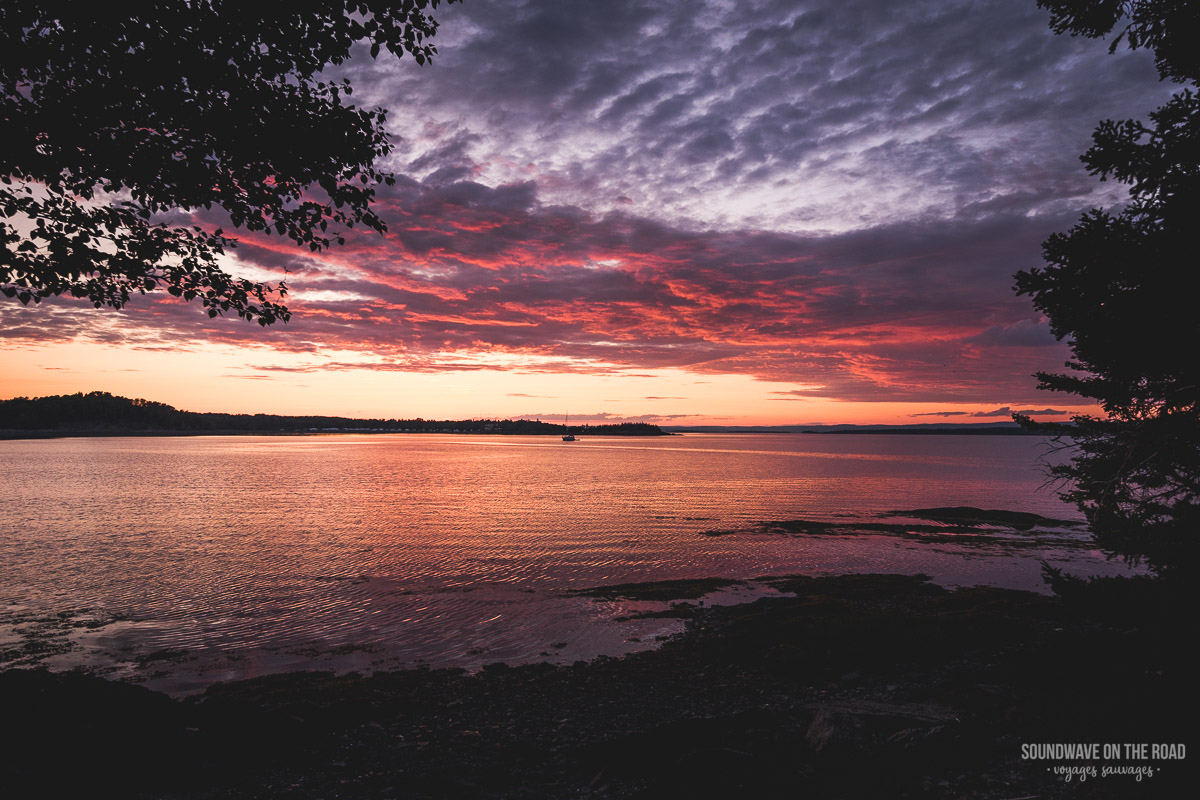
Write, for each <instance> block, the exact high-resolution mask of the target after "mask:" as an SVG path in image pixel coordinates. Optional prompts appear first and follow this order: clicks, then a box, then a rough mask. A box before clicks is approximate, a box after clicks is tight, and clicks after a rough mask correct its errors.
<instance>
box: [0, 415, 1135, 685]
mask: <svg viewBox="0 0 1200 800" xmlns="http://www.w3.org/2000/svg"><path fill="white" fill-rule="evenodd" d="M1044 451H1045V443H1044V442H1043V441H1042V440H1040V439H1037V438H1032V437H1029V438H1026V437H1014V438H1007V437H981V436H944V437H916V436H872V435H854V436H815V435H729V434H709V435H704V434H697V435H689V436H677V437H670V438H624V439H609V438H600V437H596V438H592V439H586V438H585V439H582V440H581V441H579V442H576V443H573V444H566V443H562V442H560V441H559V440H558V439H557V438H543V437H500V436H478V437H473V436H453V435H445V436H441V435H429V436H422V435H410V436H386V435H362V436H354V435H345V436H343V435H339V436H307V437H208V438H113V439H104V438H98V439H59V440H46V441H11V442H0V479H2V480H3V485H4V486H5V487H6V489H7V493H8V497H9V501H8V503H7V504H6V505H5V506H4V507H3V508H0V666H5V665H8V666H13V665H28V664H32V663H44V664H47V665H49V666H51V667H52V668H69V667H72V666H79V665H83V666H86V667H89V668H91V669H94V670H96V671H99V672H101V673H109V674H114V675H118V676H121V677H132V678H135V679H138V680H141V681H143V682H147V683H149V684H150V685H155V686H159V687H163V688H168V689H171V690H174V691H180V692H183V691H190V690H194V689H196V688H198V687H200V686H202V685H204V684H206V683H211V682H213V681H216V680H222V679H228V678H238V677H247V676H250V675H255V674H259V673H262V672H268V671H278V670H284V669H298V668H314V667H315V668H327V667H331V666H332V667H336V668H341V669H349V668H353V669H380V668H392V667H398V666H413V665H415V664H417V663H421V662H425V663H429V664H432V665H434V666H440V665H459V666H468V667H470V666H477V665H479V664H483V663H488V662H491V661H497V660H505V661H510V662H520V661H530V660H542V659H547V658H548V659H549V660H552V661H572V660H575V659H577V658H591V657H594V656H596V655H599V654H602V653H607V654H619V653H621V652H626V651H629V650H632V649H637V648H640V647H649V646H653V643H654V641H655V637H656V636H662V635H665V634H668V633H671V632H673V631H675V630H678V625H679V623H677V622H675V621H671V620H663V619H654V620H642V621H632V622H614V621H613V618H614V617H619V616H623V615H626V614H628V613H629V612H630V611H631V610H638V609H642V608H647V607H650V606H652V605H653V604H645V603H641V604H639V603H629V602H624V603H622V602H605V603H597V602H594V601H592V600H590V599H587V598H583V597H570V596H566V595H565V594H564V592H565V590H568V589H571V588H581V587H587V586H594V585H598V584H603V583H616V582H631V581H646V580H661V579H668V578H686V577H706V576H726V577H735V578H753V577H757V576H764V575H780V574H790V573H824V572H846V571H888V572H926V573H929V574H932V575H933V576H934V577H935V578H936V579H937V580H938V581H939V582H941V583H944V584H947V585H961V584H993V585H1001V586H1009V587H1016V588H1031V589H1039V588H1040V587H1041V581H1040V577H1039V569H1040V561H1041V560H1043V559H1045V560H1049V561H1051V562H1052V563H1056V564H1065V565H1068V566H1069V568H1070V569H1071V570H1072V571H1074V572H1080V573H1091V574H1099V573H1112V572H1117V571H1120V570H1121V569H1122V567H1121V565H1120V564H1118V563H1116V562H1111V561H1108V560H1106V559H1105V557H1104V554H1102V553H1100V552H1098V551H1095V550H1092V549H1090V548H1088V547H1086V546H1083V547H1081V546H1079V540H1080V539H1082V536H1080V535H1071V534H1063V533H1062V532H1061V531H1060V533H1059V535H1057V536H1051V537H1049V539H1047V542H1046V544H1045V545H1044V546H1042V547H1037V548H1029V547H1019V548H1014V547H1007V546H1003V545H1002V544H1000V545H996V544H994V543H993V544H988V545H977V544H959V543H957V542H935V543H929V542H922V541H914V540H911V539H906V538H903V537H897V536H889V535H879V534H876V535H843V536H780V535H770V534H764V533H762V532H761V531H756V530H755V527H754V526H755V524H756V523H759V522H763V521H775V520H794V519H801V518H803V519H816V520H838V521H842V522H847V521H849V522H853V521H854V520H856V519H864V520H866V519H875V518H877V515H879V514H885V513H886V512H889V511H896V510H908V509H916V508H922V507H931V506H977V507H980V508H989V509H992V508H995V509H1008V510H1016V511H1030V512H1034V513H1037V514H1040V515H1043V516H1047V517H1054V518H1060V519H1077V518H1078V515H1077V514H1076V513H1075V511H1074V509H1073V508H1070V507H1068V506H1066V505H1064V504H1063V503H1061V502H1060V501H1059V500H1058V499H1057V498H1056V497H1055V495H1054V493H1053V492H1052V491H1050V490H1048V489H1042V488H1039V487H1040V486H1041V484H1042V483H1043V480H1044V478H1043V475H1042V472H1041V471H1040V469H1039V467H1038V466H1037V464H1036V461H1037V459H1038V457H1039V455H1041V454H1043V452H1044ZM714 530H720V531H730V533H728V534H726V535H721V536H711V535H705V533H704V532H706V531H714ZM1025 541H1028V539H1026V540H1025ZM765 591H766V590H765V589H762V588H758V589H747V590H743V591H741V592H734V593H731V594H729V595H727V596H721V597H716V598H710V600H709V602H730V601H734V600H737V599H744V598H746V597H751V596H757V595H761V594H762V593H764V592H765ZM547 654H548V655H547Z"/></svg>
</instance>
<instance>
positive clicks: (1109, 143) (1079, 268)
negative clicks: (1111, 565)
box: [1016, 0, 1200, 567]
mask: <svg viewBox="0 0 1200 800" xmlns="http://www.w3.org/2000/svg"><path fill="white" fill-rule="evenodd" d="M1038 5H1040V6H1042V7H1044V8H1047V9H1049V10H1050V12H1051V27H1052V28H1053V29H1054V30H1055V31H1056V32H1058V33H1064V32H1069V33H1071V34H1079V35H1084V36H1089V37H1103V36H1106V35H1108V34H1109V33H1111V32H1112V31H1113V30H1114V29H1118V28H1119V32H1118V33H1117V35H1116V37H1115V38H1114V39H1113V41H1112V43H1111V46H1110V50H1115V49H1116V47H1118V46H1119V45H1120V43H1121V42H1125V43H1126V44H1127V45H1128V46H1129V47H1131V48H1142V47H1144V48H1149V49H1151V50H1152V51H1153V53H1154V56H1155V64H1156V65H1157V67H1158V71H1159V74H1160V76H1161V77H1162V78H1163V79H1169V80H1172V81H1175V82H1178V83H1184V84H1187V86H1186V87H1185V88H1183V89H1182V90H1181V91H1179V92H1178V93H1176V94H1175V95H1174V96H1173V97H1172V98H1171V100H1170V101H1169V102H1167V103H1166V104H1165V105H1163V106H1162V107H1160V108H1158V109H1157V110H1155V111H1154V112H1152V113H1151V114H1150V115H1149V122H1148V123H1147V122H1142V121H1138V120H1121V121H1114V120H1106V121H1104V122H1101V123H1100V125H1099V126H1098V127H1097V128H1096V130H1095V132H1094V134H1093V144H1092V147H1091V148H1090V149H1089V150H1088V151H1087V153H1085V154H1084V155H1083V156H1082V160H1083V162H1084V163H1085V164H1086V165H1087V167H1088V169H1089V171H1090V172H1091V173H1092V174H1093V175H1097V176H1099V177H1100V179H1101V180H1107V179H1109V178H1112V179H1115V180H1117V181H1119V182H1121V183H1124V184H1127V185H1128V186H1129V202H1128V203H1127V204H1126V205H1125V207H1124V208H1122V209H1120V210H1119V211H1117V212H1116V213H1111V212H1109V211H1105V210H1102V209H1092V210H1091V211H1089V212H1087V213H1086V214H1085V215H1084V216H1083V217H1082V218H1081V219H1080V221H1079V222H1078V223H1077V224H1076V225H1075V226H1074V227H1073V228H1071V229H1070V230H1069V231H1067V232H1065V233H1059V234H1055V235H1053V236H1051V237H1050V238H1049V239H1047V240H1046V241H1045V242H1044V244H1043V255H1044V258H1045V262H1046V266H1045V267H1044V268H1034V269H1030V270H1027V271H1021V272H1018V273H1017V275H1016V289H1017V291H1018V293H1020V294H1028V295H1030V296H1031V297H1032V298H1033V303H1034V306H1035V307H1037V308H1038V309H1039V310H1040V311H1042V312H1043V313H1045V314H1046V316H1047V317H1048V318H1049V320H1050V325H1051V329H1052V330H1053V332H1054V334H1055V335H1056V336H1057V337H1058V338H1059V339H1064V338H1065V339H1067V340H1068V342H1069V343H1070V346H1071V350H1072V354H1073V359H1072V360H1071V361H1069V362H1067V367H1068V368H1070V369H1071V370H1073V371H1072V372H1071V373H1056V374H1051V373H1038V375H1037V377H1038V378H1039V380H1040V387H1041V388H1044V389H1050V390H1052V391H1061V392H1070V393H1074V394H1078V395H1082V396H1083V397H1087V398H1092V399H1095V400H1098V401H1099V402H1100V403H1101V404H1102V405H1103V408H1104V411H1105V414H1106V416H1105V417H1103V418H1100V417H1093V416H1086V415H1085V416H1079V417H1076V418H1075V419H1074V420H1073V423H1074V424H1073V426H1071V427H1062V426H1057V427H1056V426H1043V427H1049V429H1050V430H1051V431H1053V432H1056V433H1061V434H1066V435H1068V436H1070V437H1071V438H1073V440H1074V446H1075V448H1076V450H1075V455H1074V458H1073V460H1072V461H1071V462H1070V463H1068V464H1064V465H1062V466H1059V467H1055V468H1053V470H1052V472H1053V473H1054V474H1055V475H1057V476H1058V477H1061V478H1065V479H1067V480H1068V481H1069V482H1070V483H1069V486H1070V488H1069V489H1068V490H1067V491H1066V492H1065V493H1064V495H1063V496H1064V497H1065V498H1066V499H1068V500H1071V501H1074V502H1075V503H1076V504H1078V505H1079V507H1080V508H1081V509H1082V510H1083V511H1084V512H1085V513H1086V514H1087V516H1088V518H1089V520H1090V521H1091V522H1092V525H1093V529H1094V530H1095V531H1096V534H1097V536H1098V538H1099V539H1100V540H1101V541H1102V543H1105V544H1107V545H1108V546H1111V547H1113V548H1114V549H1117V550H1119V551H1121V552H1124V553H1126V554H1129V555H1135V556H1148V557H1149V558H1150V561H1151V563H1152V564H1153V565H1155V566H1158V567H1166V566H1170V565H1172V564H1177V563H1180V562H1181V561H1182V560H1185V559H1186V560H1190V556H1189V555H1187V553H1189V552H1190V551H1191V550H1192V549H1193V548H1194V547H1195V529H1196V527H1197V524H1198V523H1200V359H1197V358H1196V355H1195V352H1194V348H1195V347H1196V344H1197V342H1200V335H1198V334H1200V315H1197V314H1196V311H1195V307H1194V295H1193V294H1192V293H1190V292H1188V291H1186V290H1185V289H1184V286H1185V285H1187V284H1188V281H1189V278H1190V276H1191V273H1193V272H1195V268H1196V256H1195V251H1196V243H1195V242H1196V240H1195V224H1196V221H1197V219H1200V215H1198V212H1200V98H1198V96H1197V93H1196V84H1197V80H1198V78H1200V48H1197V47H1196V43H1197V42H1198V41H1200V36H1198V34H1200V9H1198V8H1197V6H1196V4H1195V3H1189V2H1187V0H1129V1H1126V2H1114V1H1113V0H1039V3H1038ZM1020 421H1022V422H1024V423H1026V424H1030V423H1029V420H1027V419H1022V420H1020Z"/></svg>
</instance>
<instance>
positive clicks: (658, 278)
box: [0, 0, 1172, 425]
mask: <svg viewBox="0 0 1200 800" xmlns="http://www.w3.org/2000/svg"><path fill="white" fill-rule="evenodd" d="M436 17H437V19H438V21H439V23H440V24H441V28H440V30H439V32H438V34H437V37H436V39H435V42H436V44H437V47H438V49H439V54H438V56H436V57H435V59H434V63H433V64H432V65H428V66H425V67H419V66H418V65H417V64H415V62H413V61H412V60H411V59H404V60H397V59H393V58H390V57H388V56H386V54H385V55H384V56H381V57H380V59H379V60H377V61H373V60H371V59H370V58H369V57H368V56H366V54H365V53H364V54H361V55H360V56H359V57H356V58H354V59H351V61H350V62H348V63H347V64H345V65H343V67H342V68H340V71H339V73H338V75H339V76H341V75H345V76H346V77H349V78H351V80H352V81H353V82H354V85H355V93H354V96H353V98H354V100H355V101H356V102H358V103H361V104H363V105H371V106H382V107H385V108H387V109H389V121H388V126H389V130H390V132H391V135H392V139H393V142H394V144H395V150H394V152H393V153H392V154H391V155H390V156H389V157H388V159H387V161H386V162H385V163H384V164H383V166H384V167H386V168H387V169H389V170H391V171H392V172H394V173H395V174H396V176H397V182H396V185H395V186H394V187H390V188H389V187H381V189H380V192H379V195H378V203H377V206H376V211H377V213H379V215H380V216H381V217H382V218H383V219H384V221H385V222H386V223H387V225H388V232H387V234H386V235H382V236H381V235H378V234H375V233H372V232H362V233H359V232H358V231H353V232H350V233H349V235H348V236H347V240H346V244H345V245H344V246H342V247H336V248H334V249H332V250H329V251H327V252H324V253H321V254H319V255H314V254H311V253H308V252H306V251H304V250H301V249H299V248H297V247H295V246H292V245H290V244H288V243H286V242H284V241H281V240H280V239H278V238H276V239H269V238H263V237H254V236H246V235H242V236H241V237H240V238H241V239H242V241H241V244H240V246H239V247H238V248H237V250H236V251H235V252H234V253H233V254H232V256H231V257H230V258H229V261H228V269H229V271H230V272H232V273H233V274H235V275H239V276H245V277H250V278H253V279H255V280H270V281H277V280H278V279H279V278H280V277H284V276H285V274H286V279H287V283H288V285H289V286H290V287H291V289H292V293H291V295H290V298H289V306H290V307H291V309H292V312H293V317H292V320H291V321H290V322H289V323H288V324H286V325H276V326H274V327H272V328H269V329H263V328H260V327H259V326H258V325H256V324H249V323H246V322H243V321H241V320H238V319H236V318H234V319H226V318H218V319H216V320H210V319H208V318H207V317H206V316H205V315H204V313H203V312H202V310H201V308H200V306H199V305H198V304H196V303H193V304H185V303H183V302H182V301H178V300H176V299H174V298H171V297H169V296H167V295H165V294H163V293H161V292H160V293H152V294H148V295H145V296H140V297H137V298H135V299H134V301H133V302H132V303H131V304H130V305H129V306H128V307H127V308H126V309H124V310H122V311H119V312H116V311H109V310H106V311H98V310H95V309H93V308H91V306H90V305H87V304H84V305H80V304H79V303H77V302H75V301H71V300H61V299H60V300H51V301H43V303H42V304H41V305H39V306H35V307H31V308H23V307H20V306H19V305H16V304H15V303H13V302H11V301H0V339H2V340H3V344H2V346H0V397H14V396H41V395H48V394H69V393H74V392H79V391H108V392H112V393H114V394H120V395H124V396H127V397H144V398H147V399H151V400H156V401H159V402H165V403H169V404H171V405H174V406H176V407H178V408H182V409H187V410H192V411H227V412H268V413H281V414H337V415H345V416H357V417H385V418H413V417H424V418H427V419H430V418H433V419H447V418H453V419H462V418H508V417H519V416H527V417H540V418H542V419H548V420H552V421H553V420H557V419H558V418H560V417H561V416H563V415H565V414H567V413H570V415H571V419H572V421H579V422H584V421H592V422H603V421H620V420H641V421H651V422H662V423H668V424H677V425H688V424H729V425H746V424H759V425H762V424H816V423H845V422H858V423H881V422H882V423H892V424H897V423H918V422H946V421H950V422H987V421H1003V420H1006V419H1008V418H1009V414H1010V413H1011V412H1012V411H1023V412H1035V415H1036V416H1037V417H1038V418H1039V419H1060V418H1063V417H1064V415H1066V414H1069V413H1074V412H1079V411H1086V410H1091V407H1090V406H1088V405H1086V404H1084V403H1082V402H1081V401H1080V400H1079V398H1075V397H1073V396H1071V395H1062V394H1051V393H1048V392H1044V391H1039V390H1038V389H1037V388H1036V386H1037V380H1036V379H1035V378H1034V377H1032V374H1033V373H1034V372H1036V371H1038V370H1048V371H1057V370H1059V369H1061V368H1062V366H1063V363H1064V362H1065V361H1066V360H1067V359H1068V358H1069V350H1068V348H1067V345H1066V344H1064V343H1062V342H1058V341H1056V340H1055V338H1054V336H1053V335H1051V333H1050V330H1049V325H1048V322H1047V320H1046V319H1045V318H1044V317H1042V316H1041V315H1039V313H1038V312H1037V311H1036V310H1035V309H1034V308H1033V306H1032V304H1031V302H1030V300H1029V298H1028V297H1017V296H1016V295H1015V294H1014V292H1013V290H1012V286H1013V277H1012V276H1013V273H1014V272H1016V271H1017V270H1019V269H1028V268H1031V267H1036V266H1039V265H1040V264H1041V242H1042V241H1043V240H1044V239H1045V238H1046V237H1047V236H1048V235H1050V234H1052V233H1054V232H1057V231H1064V230H1066V229H1067V228H1069V227H1070V226H1071V225H1072V224H1073V223H1074V222H1075V220H1077V219H1078V218H1079V216H1080V214H1081V213H1082V212H1083V211H1084V210H1086V209H1087V208H1089V207H1092V206H1104V207H1112V206H1114V205H1119V204H1120V203H1121V202H1123V200H1124V197H1125V192H1124V188H1123V187H1122V186H1120V185H1117V184H1113V183H1102V182H1100V181H1099V180H1097V179H1096V178H1095V177H1093V176H1090V175H1088V174H1087V172H1086V169H1085V167H1084V166H1083V165H1082V164H1081V162H1080V160H1079V154H1080V153H1082V152H1083V151H1084V150H1086V149H1087V147H1088V146H1089V144H1090V141H1091V132H1092V130H1093V128H1094V127H1095V125H1096V124H1097V123H1098V122H1099V121H1100V120H1101V119H1106V118H1118V119H1119V118H1126V117H1143V118H1144V117H1145V115H1146V114H1147V112H1149V111H1150V110H1152V109H1153V108H1155V107H1156V106H1158V105H1159V104H1161V102H1163V100H1164V99H1165V98H1166V97H1167V96H1168V95H1169V93H1170V91H1171V90H1172V87H1171V86H1170V85H1169V84H1163V83H1160V82H1159V80H1158V78H1157V74H1156V72H1155V70H1154V67H1153V63H1152V60H1151V58H1150V56H1149V55H1148V54H1146V53H1144V52H1140V53H1129V52H1127V51H1121V52H1119V53H1116V54H1109V53H1108V47H1107V45H1106V44H1105V43H1103V42H1099V41H1095V40H1087V39H1079V38H1071V37H1063V36H1055V35H1053V34H1052V33H1051V31H1050V30H1049V28H1048V25H1047V20H1048V14H1047V13H1046V12H1044V11H1042V10H1041V9H1038V8H1037V6H1036V3H1035V2H1034V0H912V1H911V2H904V3H897V2H894V0H808V1H807V2H796V1H794V0H791V1H788V2H784V1H783V0H763V1H762V2H742V1H741V0H655V2H641V1H640V0H604V2H600V1H599V0H596V1H595V2H590V1H589V2H584V1H580V2H571V3H564V2H560V0H527V1H526V2H518V1H517V0H465V2H464V3H463V4H461V5H453V6H448V7H442V8H441V9H439V11H438V12H437V13H436ZM195 221H197V222H199V223H201V224H206V223H211V222H212V221H211V220H206V219H204V218H203V217H196V219H195Z"/></svg>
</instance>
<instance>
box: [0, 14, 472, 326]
mask: <svg viewBox="0 0 1200 800" xmlns="http://www.w3.org/2000/svg"><path fill="white" fill-rule="evenodd" d="M456 1H457V0H447V2H456ZM438 5H439V0H403V1H402V2H394V3H386V2H374V1H373V0H366V1H360V2H341V3H326V4H322V5H320V6H312V5H298V6H289V5H287V4H268V5H262V4H249V5H247V4H242V3H231V2H225V1H224V0H200V2H192V3H184V2H178V0H175V2H157V3H141V4H136V5H132V6H122V7H120V8H119V9H118V8H117V7H112V6H108V5H105V4H96V3H51V2H23V3H6V4H4V5H3V6H0V112H2V113H0V120H2V122H0V124H2V126H3V127H2V129H0V131H2V134H3V135H2V137H0V140H2V141H3V142H4V147H3V148H0V181H2V182H3V185H0V292H3V294H4V295H6V296H7V297H10V298H16V299H18V300H19V301H20V302H22V303H26V304H27V303H29V302H30V301H32V302H35V303H36V302H38V301H39V300H41V298H43V297H49V296H51V295H61V294H69V295H72V296H74V297H81V298H87V299H89V300H91V302H92V303H93V304H94V305H95V306H96V307H97V308H100V307H104V306H111V307H113V308H120V307H122V306H123V305H124V304H125V303H126V302H128V301H129V298H130V295H131V294H134V293H145V292H147V291H151V290H154V289H158V288H164V289H166V290H167V291H168V292H170V293H171V294H173V295H176V296H181V297H183V298H185V299H187V300H192V299H199V300H200V302H201V303H202V304H203V306H204V307H205V308H206V309H207V311H208V314H209V316H216V315H217V314H218V313H221V312H223V311H233V312H235V313H237V314H238V315H239V316H241V317H243V318H245V319H255V320H257V321H258V322H259V323H260V324H262V325H269V324H271V323H273V322H275V321H277V320H285V321H286V320H287V319H288V317H289V313H288V310H287V308H286V307H285V306H284V305H283V304H282V302H279V301H277V300H276V299H274V298H275V296H276V294H277V295H278V297H279V299H280V300H282V298H283V297H284V296H285V295H286V287H285V286H284V284H282V283H280V284H279V286H278V287H271V286H268V285H265V284H262V283H256V282H254V281H249V280H240V279H236V278H233V277H232V276H230V275H228V274H227V273H226V272H225V271H224V270H223V269H222V267H221V266H220V263H219V258H220V256H221V255H222V254H223V253H224V252H225V251H226V249H228V248H230V247H231V246H233V244H234V242H233V241H232V240H231V239H229V238H228V237H226V236H224V235H223V232H222V231H221V230H220V229H217V230H207V229H205V228H202V227H200V226H197V225H191V224H181V220H180V212H181V211H182V212H190V211H194V210H198V209H212V208H213V207H214V206H216V207H219V208H220V209H223V210H224V212H225V213H226V214H227V215H228V217H229V219H230V221H231V222H232V224H233V226H234V227H237V228H244V229H245V230H248V231H258V232H265V233H267V234H272V233H274V234H277V235H280V236H285V237H287V238H288V239H291V240H292V241H293V242H295V243H296V244H298V245H301V246H305V247H308V248H309V249H311V250H313V251H319V250H322V249H324V248H326V247H329V246H330V244H331V243H333V242H334V241H337V242H339V243H340V242H342V241H343V239H342V235H341V233H342V232H343V231H344V230H345V229H347V228H352V227H354V226H355V225H365V226H366V227H368V228H371V229H373V230H376V231H381V232H382V231H384V230H385V225H384V223H383V221H382V220H381V219H379V217H378V216H377V215H376V214H375V213H374V212H373V211H371V209H370V204H371V200H372V198H373V197H374V195H375V188H374V187H376V186H377V185H379V184H380V183H389V184H390V183H391V182H392V180H393V179H392V177H391V176H390V175H387V174H385V173H383V172H380V171H379V170H377V169H376V168H375V167H374V163H375V161H376V159H378V158H380V157H382V156H384V155H386V154H387V153H388V152H389V151H390V150H391V144H390V143H389V141H388V136H387V133H386V130H385V128H384V124H385V121H386V115H387V112H386V111H385V110H383V109H363V108H359V107H357V106H355V105H353V104H352V103H351V102H350V99H349V98H350V96H351V94H352V92H353V87H352V86H351V84H350V82H349V81H348V80H342V81H333V80H328V79H326V78H325V77H324V76H323V73H322V71H323V70H325V69H326V68H328V67H330V66H331V65H337V64H341V63H343V62H344V61H345V60H346V59H347V58H349V57H350V54H351V50H352V48H353V47H354V46H355V45H361V46H364V47H368V48H369V52H370V54H371V56H372V57H376V56H378V55H379V53H380V52H381V51H382V50H387V51H388V52H390V53H393V54H394V55H396V56H401V55H403V54H404V53H408V54H410V55H411V56H412V57H413V58H414V59H415V60H416V61H417V62H418V63H420V64H425V63H426V62H428V61H429V59H430V58H431V57H432V56H433V55H434V53H435V52H436V49H435V48H434V46H433V45H432V44H430V42H429V39H430V37H432V36H433V35H434V34H435V33H436V31H437V23H436V22H435V21H434V19H433V18H432V17H431V16H429V15H428V14H427V13H426V11H427V10H428V9H430V8H436V7H437V6H438ZM268 9H269V10H268ZM122 15H125V16H122Z"/></svg>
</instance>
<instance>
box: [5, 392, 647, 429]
mask: <svg viewBox="0 0 1200 800" xmlns="http://www.w3.org/2000/svg"><path fill="white" fill-rule="evenodd" d="M254 433H290V434H299V433H475V434H500V435H505V434H507V435H534V436H539V435H545V436H550V435H556V434H564V433H573V434H576V435H582V436H670V435H671V434H669V433H666V432H665V431H663V430H662V429H661V428H659V427H658V426H657V425H650V424H648V423H645V422H622V423H615V424H609V425H571V426H567V425H556V424H554V423H550V422H542V421H540V420H528V419H503V420H493V419H464V420H427V419H353V418H350V417H319V416H299V417H293V416H282V415H278V414H217V413H198V412H194V411H180V410H179V409H177V408H174V407H172V406H169V405H167V404H165V403H156V402H154V401H152V400H141V399H130V398H128V397H118V396H116V395H112V394H109V393H108V392H88V393H87V394H84V393H79V394H70V395H55V396H52V397H33V398H29V397H16V398H13V399H12V400H0V438H4V439H29V438H39V437H56V436H148V435H159V434H161V435H192V436H198V435H218V434H254Z"/></svg>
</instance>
